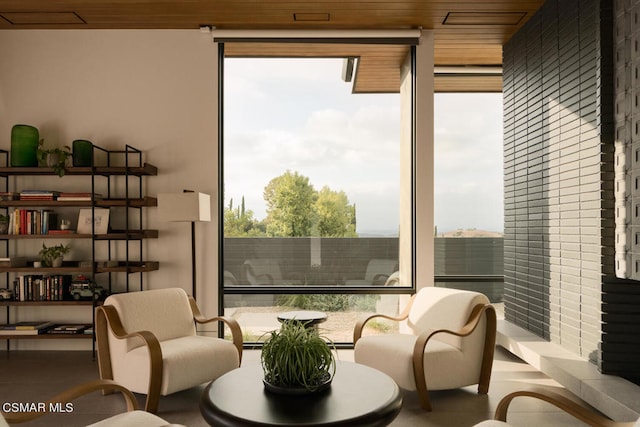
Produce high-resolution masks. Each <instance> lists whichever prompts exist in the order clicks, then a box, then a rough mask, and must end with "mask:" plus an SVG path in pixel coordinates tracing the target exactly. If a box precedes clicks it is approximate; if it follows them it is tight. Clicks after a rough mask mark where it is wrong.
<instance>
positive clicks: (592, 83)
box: [503, 0, 615, 362]
mask: <svg viewBox="0 0 640 427" xmlns="http://www.w3.org/2000/svg"><path fill="white" fill-rule="evenodd" d="M611 8H612V6H611V5H610V1H609V0H602V1H600V0H580V1H575V0H547V1H546V2H545V3H544V5H543V6H542V8H541V9H540V10H539V11H538V13H536V15H534V16H533V17H532V18H531V19H530V20H529V21H528V22H527V24H526V25H525V26H524V28H522V29H521V30H520V31H519V32H518V33H517V34H515V35H514V36H513V37H512V39H511V40H510V41H509V42H508V43H507V44H506V45H505V47H504V59H503V67H504V71H503V72H504V89H503V90H504V168H505V169H504V175H505V248H504V252H505V266H504V270H505V296H504V300H505V317H506V319H507V320H509V321H510V322H512V323H515V324H516V325H518V326H521V327H523V328H525V329H527V330H529V331H532V332H534V333H536V334H538V335H540V336H541V337H544V338H546V339H548V340H550V341H551V342H554V343H557V344H560V345H562V346H563V347H564V348H566V349H568V350H570V351H573V352H575V353H576V354H578V355H580V356H582V357H585V358H589V359H590V360H592V361H594V362H597V361H598V356H599V353H598V346H599V344H600V340H601V333H602V331H601V288H602V284H603V280H604V278H605V277H612V276H614V273H615V272H614V253H613V247H614V242H615V239H614V236H615V231H614V209H613V208H614V202H613V198H614V192H613V183H614V179H613V170H614V168H613V111H612V110H613V94H612V91H613V84H612V79H613V77H612V66H611V59H610V58H611V57H612V48H613V41H612V39H611V37H612V32H613V31H612V26H613V23H612V19H611V18H610V16H612V12H611Z"/></svg>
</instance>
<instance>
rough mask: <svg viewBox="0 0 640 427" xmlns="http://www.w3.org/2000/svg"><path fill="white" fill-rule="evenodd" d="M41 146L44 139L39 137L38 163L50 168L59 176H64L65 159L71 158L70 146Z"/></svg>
mask: <svg viewBox="0 0 640 427" xmlns="http://www.w3.org/2000/svg"><path fill="white" fill-rule="evenodd" d="M43 146H44V139H41V140H40V142H39V143H38V164H39V165H43V166H48V167H50V168H52V169H53V171H54V172H55V173H56V175H58V176H59V177H62V176H64V174H65V167H66V165H67V159H70V158H71V147H69V146H68V145H65V146H64V147H63V148H58V147H56V148H47V149H45V148H43Z"/></svg>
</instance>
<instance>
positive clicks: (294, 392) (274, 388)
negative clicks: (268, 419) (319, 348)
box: [262, 373, 332, 396]
mask: <svg viewBox="0 0 640 427" xmlns="http://www.w3.org/2000/svg"><path fill="white" fill-rule="evenodd" d="M331 380H332V377H331V375H330V374H329V373H327V375H326V379H325V380H324V381H322V382H321V383H320V384H318V385H317V386H316V387H315V388H313V389H311V390H310V389H308V388H306V387H304V386H299V387H291V386H287V387H283V386H279V385H275V384H271V383H269V382H267V381H266V380H264V379H263V380H262V382H263V383H264V389H265V390H266V391H268V392H270V393H274V394H281V395H287V396H307V395H310V394H317V393H322V392H323V391H325V390H328V389H329V387H331Z"/></svg>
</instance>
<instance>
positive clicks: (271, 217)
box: [221, 57, 412, 342]
mask: <svg viewBox="0 0 640 427" xmlns="http://www.w3.org/2000/svg"><path fill="white" fill-rule="evenodd" d="M349 60H350V61H353V59H345V58H227V57H225V58H224V77H223V84H224V86H223V88H224V89H223V91H224V97H223V99H224V107H223V111H224V116H223V126H224V132H223V134H224V138H223V141H222V153H223V155H222V170H223V173H222V182H223V188H222V191H223V206H222V209H221V210H222V211H223V226H222V229H223V237H224V238H223V251H222V261H223V264H222V265H223V273H222V275H223V282H224V284H223V289H222V291H223V304H224V310H225V313H227V314H228V313H230V312H233V313H234V315H235V317H236V318H238V319H239V322H240V323H241V325H242V327H243V331H244V332H245V334H246V335H247V338H248V341H253V340H256V341H259V340H260V337H261V336H263V335H264V333H265V332H268V330H270V329H273V328H275V327H277V326H278V323H277V320H276V317H277V313H278V312H281V311H287V310H297V309H312V310H321V311H328V312H330V315H329V316H328V321H327V322H326V324H323V332H324V333H325V335H327V336H328V337H329V338H331V339H333V340H334V341H336V342H344V341H347V342H349V341H350V340H351V332H352V330H353V325H354V324H355V321H356V319H357V318H358V317H360V316H361V315H362V313H363V312H378V311H380V310H384V311H387V312H389V313H390V314H393V313H395V312H397V305H398V302H397V301H398V298H397V294H398V293H406V292H410V291H411V289H412V284H410V283H402V282H401V279H400V277H401V275H400V271H399V269H400V265H401V263H400V262H399V257H400V250H399V241H400V239H399V233H400V216H401V215H403V214H404V215H410V210H409V209H407V210H406V212H402V208H401V204H400V177H401V173H400V167H401V159H400V156H401V154H400V153H401V146H400V144H401V143H400V137H401V129H400V122H401V111H400V110H401V107H400V102H401V98H400V97H401V95H400V93H399V91H397V92H395V93H354V92H355V91H354V89H353V84H352V83H351V82H349V81H345V66H349V63H348V62H347V61H349ZM356 64H357V63H356ZM351 65H353V62H351ZM356 66H357V65H356ZM346 80H348V79H346ZM407 151H408V152H410V150H407ZM406 163H407V164H410V163H411V162H410V161H407V162H406ZM408 232H410V231H408ZM409 241H410V239H409ZM243 322H244V323H243Z"/></svg>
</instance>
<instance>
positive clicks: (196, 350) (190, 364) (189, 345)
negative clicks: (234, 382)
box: [114, 336, 239, 396]
mask: <svg viewBox="0 0 640 427" xmlns="http://www.w3.org/2000/svg"><path fill="white" fill-rule="evenodd" d="M160 347H161V348H162V377H163V378H164V381H163V382H162V386H161V388H160V394H161V395H162V396H166V395H168V394H171V393H175V392H177V391H180V390H186V389H188V388H190V387H193V386H194V385H197V384H202V383H205V382H208V381H211V380H212V379H214V378H218V377H219V376H220V375H222V374H224V373H226V372H229V371H230V370H232V369H235V368H237V367H238V366H239V360H238V351H237V350H236V348H235V346H234V345H233V343H232V342H231V341H226V340H222V339H219V338H212V337H201V336H187V337H181V338H176V339H172V340H167V341H162V342H161V343H160ZM187 352H188V354H186V353H187ZM213 355H215V358H214V357H213ZM149 363H150V359H149V351H148V349H147V348H146V347H138V348H136V349H134V350H132V351H130V352H128V353H126V354H124V355H123V359H122V363H118V364H117V365H118V369H117V371H116V367H115V364H114V377H116V378H118V379H119V382H120V383H122V384H123V385H124V386H125V387H127V388H128V389H130V390H131V391H134V392H136V393H146V392H147V388H148V387H149V370H150V366H149ZM176 372H179V373H180V374H179V375H175V374H174V373H176Z"/></svg>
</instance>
